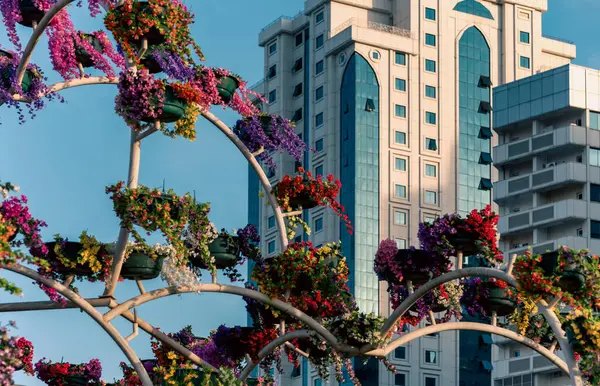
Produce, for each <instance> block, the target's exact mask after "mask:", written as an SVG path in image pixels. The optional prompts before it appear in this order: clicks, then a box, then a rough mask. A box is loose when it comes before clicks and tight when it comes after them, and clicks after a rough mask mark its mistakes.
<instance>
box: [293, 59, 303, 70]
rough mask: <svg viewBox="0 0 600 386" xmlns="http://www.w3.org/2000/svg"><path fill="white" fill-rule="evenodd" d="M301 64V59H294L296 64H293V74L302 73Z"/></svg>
mask: <svg viewBox="0 0 600 386" xmlns="http://www.w3.org/2000/svg"><path fill="white" fill-rule="evenodd" d="M302 62H303V60H302V58H298V59H296V62H295V63H294V68H292V72H293V73H296V72H298V71H302Z"/></svg>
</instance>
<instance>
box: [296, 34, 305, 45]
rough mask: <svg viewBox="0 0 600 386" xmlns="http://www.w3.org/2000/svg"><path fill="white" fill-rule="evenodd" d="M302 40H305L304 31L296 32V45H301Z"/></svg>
mask: <svg viewBox="0 0 600 386" xmlns="http://www.w3.org/2000/svg"><path fill="white" fill-rule="evenodd" d="M302 42H304V36H303V34H302V32H298V33H297V34H296V47H299V46H301V45H302Z"/></svg>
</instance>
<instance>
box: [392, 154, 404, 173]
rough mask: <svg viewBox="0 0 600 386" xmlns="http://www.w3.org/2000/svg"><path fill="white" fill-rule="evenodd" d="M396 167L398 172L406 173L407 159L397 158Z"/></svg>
mask: <svg viewBox="0 0 600 386" xmlns="http://www.w3.org/2000/svg"><path fill="white" fill-rule="evenodd" d="M394 166H395V168H396V170H399V171H402V172H405V171H406V159H404V158H400V157H396V160H395V164H394Z"/></svg>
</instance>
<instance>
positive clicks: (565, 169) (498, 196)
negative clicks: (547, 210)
mask: <svg viewBox="0 0 600 386" xmlns="http://www.w3.org/2000/svg"><path fill="white" fill-rule="evenodd" d="M586 181H587V167H586V165H584V164H582V163H578V162H569V163H561V164H558V165H555V164H552V163H550V164H548V165H546V168H545V169H542V170H541V171H535V172H532V173H528V174H524V175H521V176H518V177H514V178H510V179H508V180H502V181H497V182H496V183H494V201H495V202H496V203H500V202H502V201H504V200H506V199H510V198H511V197H514V196H517V195H519V194H524V193H534V192H539V191H544V190H551V189H557V188H560V187H562V186H566V185H569V184H573V183H575V184H583V183H585V182H586Z"/></svg>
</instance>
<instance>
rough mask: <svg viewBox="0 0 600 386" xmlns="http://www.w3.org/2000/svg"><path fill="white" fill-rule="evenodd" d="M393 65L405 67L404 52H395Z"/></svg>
mask: <svg viewBox="0 0 600 386" xmlns="http://www.w3.org/2000/svg"><path fill="white" fill-rule="evenodd" d="M394 60H395V61H394V63H396V64H399V65H401V66H406V54H405V53H404V52H398V51H396V55H395V59H394Z"/></svg>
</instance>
